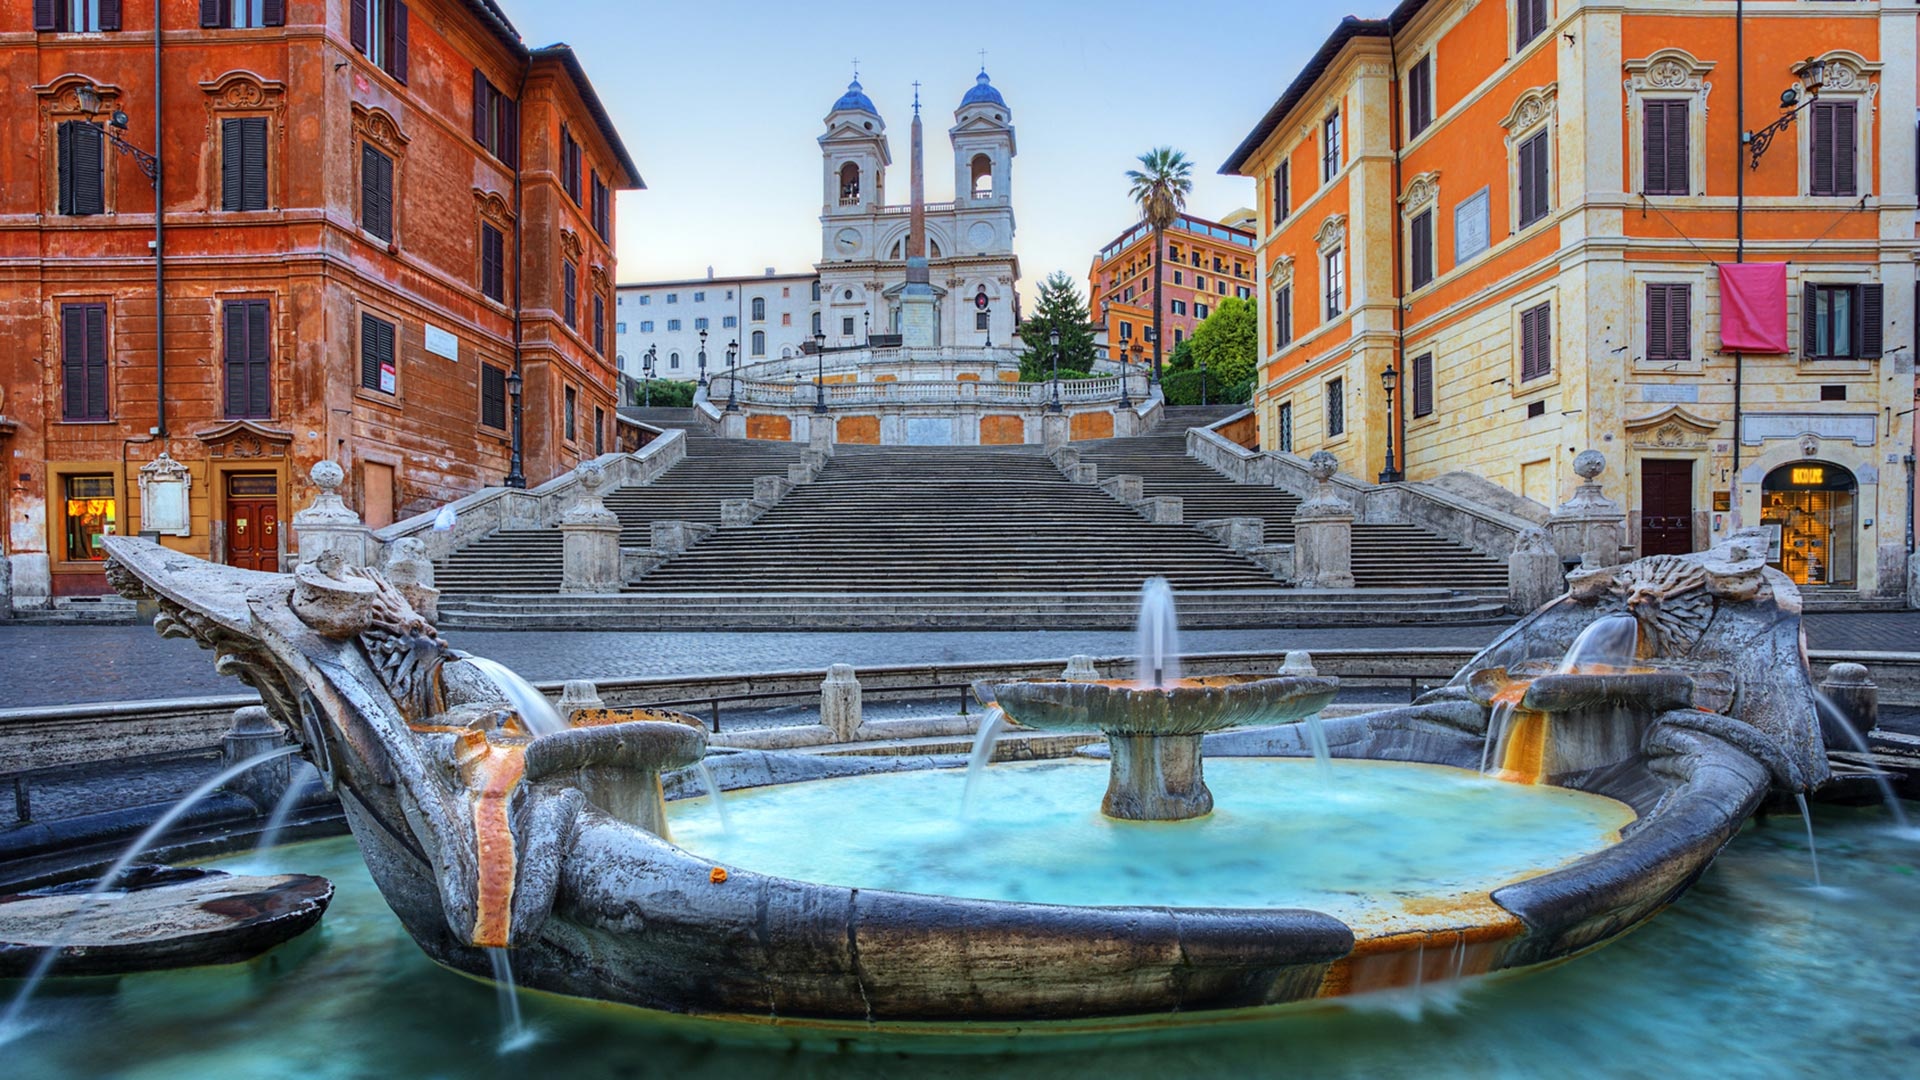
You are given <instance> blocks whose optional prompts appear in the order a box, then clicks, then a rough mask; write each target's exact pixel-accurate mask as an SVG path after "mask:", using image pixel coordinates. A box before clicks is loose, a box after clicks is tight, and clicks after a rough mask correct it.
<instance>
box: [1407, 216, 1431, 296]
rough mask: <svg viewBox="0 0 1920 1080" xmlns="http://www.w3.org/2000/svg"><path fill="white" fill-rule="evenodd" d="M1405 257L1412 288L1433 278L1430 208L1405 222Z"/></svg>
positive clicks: (1423, 284)
mask: <svg viewBox="0 0 1920 1080" xmlns="http://www.w3.org/2000/svg"><path fill="white" fill-rule="evenodd" d="M1407 258H1408V260H1409V263H1410V265H1409V267H1408V272H1409V275H1410V276H1411V279H1412V280H1411V282H1410V284H1411V285H1412V287H1413V288H1416V289H1418V288H1421V287H1423V286H1425V285H1426V284H1427V283H1429V282H1431V281H1432V280H1433V210H1432V209H1426V210H1422V211H1420V212H1419V213H1418V214H1415V215H1413V220H1412V221H1410V222H1408V223H1407Z"/></svg>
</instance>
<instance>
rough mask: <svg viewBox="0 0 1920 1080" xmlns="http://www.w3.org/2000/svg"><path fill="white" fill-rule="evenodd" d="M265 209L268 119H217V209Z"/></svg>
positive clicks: (259, 117) (245, 117)
mask: <svg viewBox="0 0 1920 1080" xmlns="http://www.w3.org/2000/svg"><path fill="white" fill-rule="evenodd" d="M266 208H267V118H266V117H264V116H238V117H231V118H229V119H225V120H222V121H220V209H222V210H226V211H245V210H265V209H266Z"/></svg>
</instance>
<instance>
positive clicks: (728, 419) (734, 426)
mask: <svg viewBox="0 0 1920 1080" xmlns="http://www.w3.org/2000/svg"><path fill="white" fill-rule="evenodd" d="M724 408H725V406H724V405H723V406H722V409H724ZM720 437H721V438H723V439H744V438H746V437H747V414H746V413H743V412H725V411H723V412H721V414H720Z"/></svg>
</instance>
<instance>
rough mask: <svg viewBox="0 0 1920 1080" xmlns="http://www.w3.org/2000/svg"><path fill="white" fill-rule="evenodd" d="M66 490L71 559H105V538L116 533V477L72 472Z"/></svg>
mask: <svg viewBox="0 0 1920 1080" xmlns="http://www.w3.org/2000/svg"><path fill="white" fill-rule="evenodd" d="M65 487H66V491H65V495H66V503H67V505H66V519H67V529H66V551H65V552H64V554H65V557H66V559H67V561H69V562H104V561H105V560H106V558H107V549H106V545H105V544H104V543H102V541H103V540H104V539H105V538H106V537H109V536H113V535H116V532H115V528H114V525H115V517H114V511H115V507H114V501H113V477H112V476H69V477H67V478H66V483H65Z"/></svg>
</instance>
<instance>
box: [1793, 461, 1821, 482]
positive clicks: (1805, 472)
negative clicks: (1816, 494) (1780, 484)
mask: <svg viewBox="0 0 1920 1080" xmlns="http://www.w3.org/2000/svg"><path fill="white" fill-rule="evenodd" d="M1793 482H1794V483H1796V484H1805V485H1807V486H1808V487H1819V486H1821V485H1823V484H1825V483H1826V482H1827V470H1826V467H1825V466H1822V465H1796V466H1794V468H1793Z"/></svg>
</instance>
